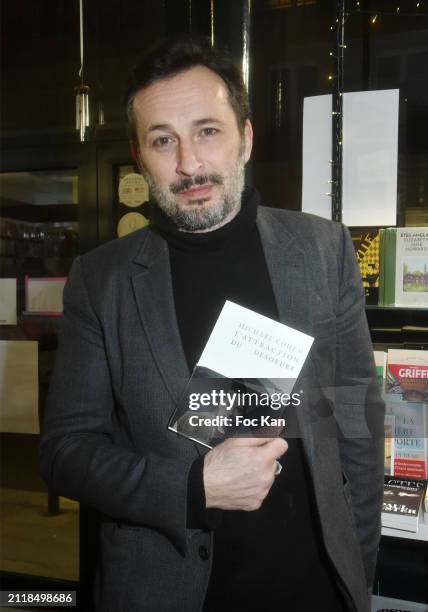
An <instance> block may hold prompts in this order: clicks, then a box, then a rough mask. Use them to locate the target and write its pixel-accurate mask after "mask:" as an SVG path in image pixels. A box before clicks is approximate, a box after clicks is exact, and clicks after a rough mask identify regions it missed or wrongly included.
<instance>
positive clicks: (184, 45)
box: [125, 38, 250, 146]
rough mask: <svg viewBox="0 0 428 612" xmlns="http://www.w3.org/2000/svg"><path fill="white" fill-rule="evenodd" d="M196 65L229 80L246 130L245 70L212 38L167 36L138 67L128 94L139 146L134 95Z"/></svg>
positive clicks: (233, 102) (132, 130)
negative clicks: (215, 45) (212, 43)
mask: <svg viewBox="0 0 428 612" xmlns="http://www.w3.org/2000/svg"><path fill="white" fill-rule="evenodd" d="M196 66H205V67H206V68H208V69H209V70H212V71H213V72H215V73H216V74H217V75H218V76H219V77H220V78H221V79H222V80H223V81H224V83H225V85H226V87H227V90H228V94H229V102H230V105H231V107H232V109H233V111H234V113H235V116H236V120H237V123H238V128H239V131H240V132H241V134H242V133H243V132H244V127H245V122H246V121H247V119H248V118H249V114H250V109H249V102H248V93H247V89H246V87H245V84H244V80H243V78H242V72H241V71H240V70H239V68H238V67H237V66H236V65H235V64H234V63H233V61H232V60H231V58H230V57H229V56H228V55H227V53H226V52H225V51H222V50H220V49H217V48H215V47H212V46H211V41H210V40H209V39H208V38H198V39H192V38H178V39H175V40H173V41H171V39H169V40H164V41H162V42H161V43H159V44H158V45H156V47H154V48H152V49H151V50H150V51H149V52H148V53H147V54H146V55H144V56H143V57H142V58H141V59H140V60H139V62H138V63H137V65H136V66H135V67H134V69H133V71H132V73H131V77H130V79H129V85H128V88H127V91H126V94H125V106H126V112H127V116H128V128H129V136H130V140H131V142H133V143H134V144H135V145H137V146H138V138H137V130H136V120H135V114H134V99H135V96H136V95H137V93H138V92H139V91H140V90H141V89H144V88H145V87H148V86H149V85H151V84H152V83H155V82H156V81H161V80H163V79H167V78H169V77H173V76H175V75H177V74H179V73H181V72H186V71H187V70H190V69H191V68H194V67H196Z"/></svg>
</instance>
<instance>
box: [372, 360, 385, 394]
mask: <svg viewBox="0 0 428 612" xmlns="http://www.w3.org/2000/svg"><path fill="white" fill-rule="evenodd" d="M373 355H374V360H375V366H376V380H377V384H378V385H379V389H380V390H381V392H383V391H385V383H386V367H387V361H388V353H387V352H386V351H376V350H374V351H373Z"/></svg>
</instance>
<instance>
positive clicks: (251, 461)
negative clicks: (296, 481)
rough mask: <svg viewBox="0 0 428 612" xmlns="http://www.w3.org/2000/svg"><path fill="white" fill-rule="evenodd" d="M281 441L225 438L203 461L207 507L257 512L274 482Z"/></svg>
mask: <svg viewBox="0 0 428 612" xmlns="http://www.w3.org/2000/svg"><path fill="white" fill-rule="evenodd" d="M287 448H288V445H287V442H286V441H285V440H283V439H282V438H229V440H226V441H225V442H222V443H221V444H219V445H218V446H216V447H215V448H213V449H212V450H210V452H209V453H207V454H206V455H205V458H204V486H205V499H206V506H207V508H221V509H222V510H247V511H250V510H258V509H259V508H260V506H261V505H262V503H263V500H264V499H265V497H266V495H267V494H268V493H269V490H270V488H271V486H272V483H273V481H274V480H275V470H276V466H277V463H276V460H277V459H278V458H279V457H281V456H282V455H283V454H284V453H285V451H286V450H287Z"/></svg>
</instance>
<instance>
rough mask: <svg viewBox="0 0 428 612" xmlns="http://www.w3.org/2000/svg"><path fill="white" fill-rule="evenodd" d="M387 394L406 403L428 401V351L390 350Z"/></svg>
mask: <svg viewBox="0 0 428 612" xmlns="http://www.w3.org/2000/svg"><path fill="white" fill-rule="evenodd" d="M386 392H387V393H388V394H390V395H391V396H397V397H399V398H400V399H402V400H405V401H410V402H412V401H415V402H426V401H428V351H424V350H417V349H396V348H390V349H388V358H387V378H386Z"/></svg>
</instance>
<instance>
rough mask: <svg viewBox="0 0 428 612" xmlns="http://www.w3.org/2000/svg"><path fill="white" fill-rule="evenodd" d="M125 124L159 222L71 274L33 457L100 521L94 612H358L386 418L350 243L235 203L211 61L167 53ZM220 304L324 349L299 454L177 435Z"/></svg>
mask: <svg viewBox="0 0 428 612" xmlns="http://www.w3.org/2000/svg"><path fill="white" fill-rule="evenodd" d="M127 108H128V116H129V120H130V127H131V141H132V148H133V153H134V157H135V159H136V161H137V163H138V165H139V167H140V170H141V172H142V174H143V175H144V176H145V178H146V180H147V182H148V184H149V186H150V190H151V194H152V196H153V197H154V199H155V200H156V203H157V206H156V207H155V210H154V215H153V219H152V224H151V226H150V227H148V228H145V229H143V230H140V231H138V232H135V233H133V234H131V235H129V236H127V237H125V238H122V239H120V240H116V241H113V242H112V243H109V244H107V245H104V246H102V247H100V248H98V249H96V250H95V251H93V252H91V253H89V254H87V255H85V256H83V257H81V258H78V259H77V260H76V261H75V263H74V265H73V269H72V271H71V273H70V278H69V280H68V284H67V287H66V289H65V293H64V321H63V326H62V333H61V340H60V347H59V350H58V356H57V363H56V368H55V372H54V376H53V380H52V385H51V390H50V399H49V402H48V408H47V415H46V420H45V425H44V432H43V439H42V446H41V467H42V472H43V474H44V477H45V479H46V480H47V482H49V484H50V486H51V487H53V488H55V489H56V490H58V491H59V492H60V493H61V494H63V495H67V496H70V497H74V498H76V499H79V500H81V501H82V502H84V503H86V504H89V505H91V506H93V507H94V508H96V509H97V510H99V511H100V512H101V513H102V517H103V520H102V531H101V543H100V559H99V566H98V573H97V581H96V587H95V594H96V603H97V609H98V610H102V611H103V612H107V611H110V610H111V611H112V612H120V611H122V610H123V611H125V610H127V611H134V610H135V611H139V610H142V611H145V612H146V611H155V610H156V611H162V612H163V611H169V610H170V611H177V612H181V611H186V612H193V611H195V612H196V611H197V610H204V611H214V610H215V611H218V612H226V611H228V610H230V611H232V610H233V612H237V611H239V610H242V611H243V610H245V611H246V612H248V611H250V610H259V611H262V610H263V611H270V610H284V611H285V610H286V611H291V610H293V611H294V610H299V611H309V610H314V609H316V608H317V607H319V606H320V607H322V608H323V609H328V610H330V611H331V612H333V611H334V610H357V611H366V610H368V609H369V607H368V606H369V603H368V602H369V593H370V588H371V584H372V580H373V575H374V569H375V560H376V552H377V547H378V542H379V529H380V528H379V517H380V505H381V499H382V474H383V444H382V439H381V438H376V437H375V436H372V432H373V431H376V430H379V429H380V430H381V431H383V406H382V403H381V401H380V399H379V396H378V392H377V387H376V381H375V375H374V367H373V358H372V351H371V344H370V338H369V334H368V330H367V325H366V320H365V313H364V297H363V291H362V287H361V281H360V277H359V272H358V268H357V265H356V261H355V256H354V253H353V248H352V243H351V241H350V238H349V234H348V233H347V231H346V230H345V229H344V228H343V226H341V225H340V224H335V223H332V222H329V221H325V220H321V219H318V218H316V217H313V216H309V215H303V214H301V213H295V212H291V211H285V210H274V209H267V208H264V207H261V206H259V196H258V194H257V192H255V190H252V189H244V166H245V163H246V162H247V161H248V159H249V157H250V153H251V146H252V135H253V134H252V127H251V123H250V121H249V118H248V102H247V97H246V93H245V87H244V85H243V82H242V77H241V76H240V74H239V72H238V71H237V69H236V68H234V66H233V65H232V64H231V63H230V61H229V60H228V59H227V58H225V57H223V55H222V54H221V53H219V52H218V51H215V50H213V49H211V48H210V47H209V46H207V45H205V44H196V43H194V42H190V41H187V42H186V41H184V42H177V43H171V44H166V45H164V46H161V47H160V48H159V49H157V50H156V51H154V52H153V53H151V54H149V55H148V56H147V57H146V58H145V59H144V60H143V61H142V62H141V63H140V64H139V66H138V67H137V68H136V70H135V72H134V76H133V83H132V85H131V87H130V89H129V91H128V96H127ZM226 299H230V300H232V301H235V302H238V303H240V304H242V305H243V306H246V307H248V308H251V309H252V310H255V311H256V312H259V313H260V314H264V315H266V316H269V317H271V318H273V319H277V320H279V321H281V322H284V323H287V324H288V325H290V326H292V327H295V328H296V329H299V330H301V331H303V332H306V333H310V334H311V335H313V336H314V337H315V341H314V344H313V347H312V349H311V353H310V357H309V358H308V360H307V363H306V364H305V368H304V372H303V377H302V386H304V389H302V391H303V390H304V392H305V393H306V394H307V397H306V398H305V402H303V404H302V407H301V410H300V411H298V414H297V420H298V426H299V431H300V434H301V438H292V439H291V438H289V439H287V441H286V440H284V439H282V438H273V439H268V438H263V439H257V438H256V439H250V438H246V439H237V438H236V439H229V440H227V441H226V442H223V443H221V444H219V445H218V446H217V447H216V448H214V449H213V450H210V451H209V452H206V449H205V450H204V449H203V448H202V447H199V446H198V445H197V444H195V443H193V442H191V441H189V440H187V439H185V438H182V437H180V436H176V435H175V434H174V433H172V432H171V431H168V429H167V426H168V422H169V420H170V418H171V415H172V413H173V412H174V408H175V406H176V404H177V401H178V399H179V397H180V394H181V392H182V391H183V389H184V387H185V384H186V382H187V380H188V378H189V376H190V373H191V371H192V368H193V367H194V365H195V363H196V362H197V360H198V357H199V355H200V353H201V351H202V349H203V347H204V345H205V343H206V340H207V338H208V336H209V334H210V331H211V329H212V327H213V325H214V323H215V321H216V319H217V317H218V314H219V312H220V310H221V308H222V306H223V304H224V301H225V300H226ZM285 437H286V433H285ZM278 460H279V461H280V462H281V464H282V466H283V470H282V472H281V473H280V474H279V475H277V476H275V474H276V473H277V461H278Z"/></svg>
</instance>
